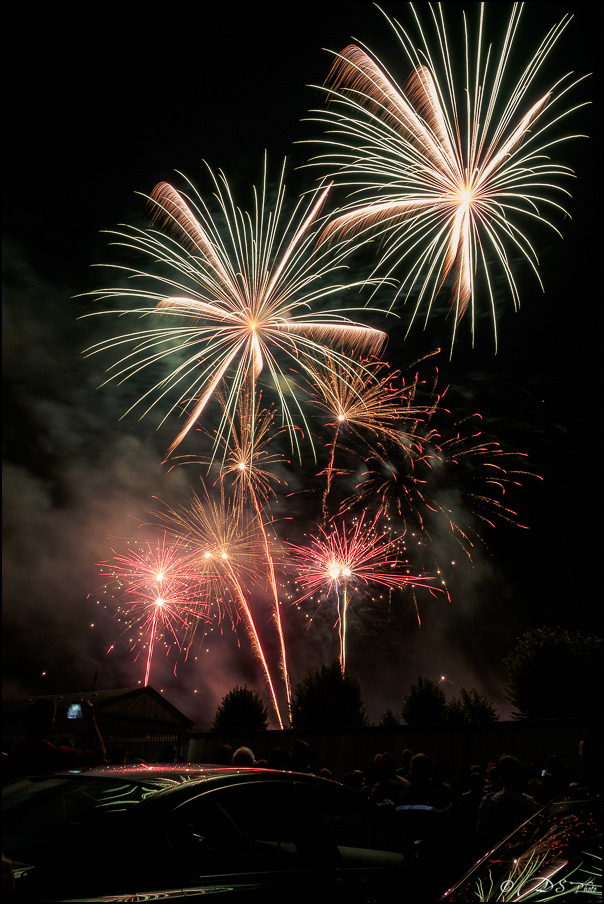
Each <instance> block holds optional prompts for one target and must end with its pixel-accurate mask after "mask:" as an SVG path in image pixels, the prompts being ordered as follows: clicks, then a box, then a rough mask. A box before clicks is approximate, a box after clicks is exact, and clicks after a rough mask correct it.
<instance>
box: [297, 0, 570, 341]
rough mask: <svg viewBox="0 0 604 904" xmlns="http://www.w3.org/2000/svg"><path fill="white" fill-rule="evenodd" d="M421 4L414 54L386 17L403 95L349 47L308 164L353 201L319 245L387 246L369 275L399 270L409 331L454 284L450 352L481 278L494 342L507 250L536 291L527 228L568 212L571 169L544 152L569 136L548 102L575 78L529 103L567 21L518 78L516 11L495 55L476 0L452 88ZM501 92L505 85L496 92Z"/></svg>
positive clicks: (510, 283)
mask: <svg viewBox="0 0 604 904" xmlns="http://www.w3.org/2000/svg"><path fill="white" fill-rule="evenodd" d="M417 6H419V4H416V5H413V4H411V10H412V12H413V15H414V17H415V20H416V24H417V27H418V30H419V34H420V37H421V42H422V45H423V46H422V47H421V48H420V49H419V50H417V49H416V47H415V44H414V41H413V39H412V38H411V37H410V36H409V34H408V33H407V32H406V31H405V30H404V29H403V28H402V27H401V25H400V24H399V23H398V22H397V21H396V20H392V19H389V18H388V16H386V19H388V22H389V23H390V25H391V27H392V29H393V30H394V33H395V35H396V36H397V38H398V40H399V41H400V45H401V46H402V48H403V50H404V52H405V54H406V56H407V57H408V59H409V62H410V66H411V71H410V74H409V76H408V79H407V82H406V85H405V87H404V88H400V87H399V85H398V84H397V82H396V79H395V78H394V76H393V75H391V74H390V73H389V72H388V70H387V69H386V67H385V66H384V65H383V64H382V63H381V62H380V61H379V59H378V58H377V57H376V56H375V55H373V54H371V53H369V52H368V51H367V50H366V49H363V48H362V47H358V46H356V45H353V44H351V45H350V46H348V47H346V48H345V49H344V50H343V51H342V52H341V53H339V54H335V56H336V60H335V63H334V65H333V67H332V70H331V72H330V74H329V76H328V79H327V81H326V87H325V88H324V89H323V90H324V91H325V92H326V93H327V95H328V101H329V106H328V108H327V109H325V110H322V111H320V110H314V111H312V112H313V114H315V116H314V118H315V119H316V120H318V121H320V122H323V123H325V124H326V125H327V129H328V132H327V135H326V137H325V138H324V139H323V140H322V143H323V144H327V145H331V148H332V149H331V150H329V151H328V152H327V153H325V154H323V155H321V156H319V157H317V158H315V159H314V160H313V161H311V163H312V164H314V165H318V166H320V167H321V168H322V169H323V168H324V169H326V170H327V171H328V172H329V174H330V177H331V178H333V179H334V180H335V181H336V182H337V183H338V184H341V185H346V186H349V187H352V188H353V194H354V196H355V199H354V200H353V201H351V202H349V203H348V204H346V205H345V206H344V207H342V209H341V211H340V213H339V215H337V216H336V217H335V218H334V219H333V220H332V221H331V222H330V223H329V224H328V225H327V226H326V228H325V231H324V233H323V238H325V237H326V236H331V237H332V238H335V237H342V236H347V237H350V236H352V235H359V236H367V235H368V234H371V235H374V236H379V237H380V238H382V239H384V240H385V244H384V246H383V252H382V256H381V258H380V260H379V262H378V264H377V267H376V271H374V273H375V272H377V270H379V271H380V272H382V273H384V274H385V278H386V277H390V276H391V275H392V274H393V273H394V272H395V271H397V270H399V269H400V266H401V264H402V263H403V261H404V262H405V264H406V273H407V275H406V276H405V277H403V278H402V279H401V284H400V287H399V290H398V291H397V293H396V297H398V296H399V295H400V294H401V293H403V295H404V298H405V300H407V299H408V298H409V297H410V295H411V294H412V292H416V294H417V300H416V302H415V311H414V313H413V315H412V318H411V323H410V325H409V329H410V328H411V325H412V323H413V321H414V319H415V317H416V316H417V314H418V312H419V309H420V307H421V306H422V304H424V303H425V304H426V315H425V316H426V320H427V318H428V317H429V315H430V312H431V309H432V306H433V303H434V301H435V299H436V296H437V295H438V293H439V291H440V289H441V288H442V287H443V285H444V284H445V282H448V281H452V288H451V296H450V305H451V309H452V311H453V313H454V326H453V336H452V340H451V352H452V350H453V344H454V342H455V334H456V329H457V324H458V323H459V321H460V319H461V318H462V316H463V314H464V312H465V311H466V309H467V308H468V307H469V308H470V310H471V314H472V336H474V325H475V304H476V298H477V290H476V280H477V272H478V271H480V273H481V286H480V294H481V295H483V294H484V295H485V296H486V297H488V298H489V299H490V306H491V316H492V319H493V327H494V333H495V347H497V326H496V318H495V300H494V292H493V286H494V274H492V273H491V270H492V269H493V264H495V265H497V266H498V268H499V270H500V271H501V272H502V273H503V276H504V281H505V283H506V284H507V287H508V289H509V292H510V294H511V297H512V300H513V303H514V307H515V308H518V306H519V303H520V299H519V295H518V289H517V286H516V283H515V281H514V276H513V273H512V264H511V257H510V254H511V252H513V253H519V254H520V255H522V257H523V258H524V259H525V260H526V261H527V262H528V264H529V265H530V267H531V268H532V269H533V271H534V272H535V274H536V276H537V279H538V280H539V283H540V284H541V280H540V278H539V273H538V269H537V265H538V260H537V255H536V253H535V250H534V248H533V246H532V244H531V241H530V239H529V237H528V236H527V235H526V234H525V232H524V231H523V228H524V227H523V222H528V223H531V222H535V221H538V222H539V223H541V224H545V225H547V226H549V227H551V228H552V229H554V230H555V231H556V232H558V230H557V229H556V227H555V226H554V225H553V223H552V222H551V220H550V219H549V217H550V215H551V214H550V211H551V210H552V209H553V210H554V211H557V212H561V213H562V214H566V211H565V210H564V208H563V207H562V206H561V204H560V203H559V201H558V200H557V198H559V197H560V193H563V194H567V195H568V192H567V191H566V190H565V189H563V188H562V187H561V186H560V185H559V184H558V183H559V181H560V179H561V178H563V177H568V176H571V175H572V170H570V169H569V168H568V167H566V166H564V165H562V164H558V163H555V162H553V161H552V159H551V157H552V151H554V150H555V149H556V145H558V144H559V143H560V142H562V141H566V140H568V139H569V138H574V137H579V136H574V135H566V136H564V137H560V135H559V130H558V129H557V128H556V129H554V128H553V127H554V126H555V125H556V124H558V123H559V122H560V120H562V119H564V118H565V117H566V116H568V115H569V114H570V113H571V112H572V111H573V110H574V109H577V107H572V108H570V109H565V108H562V109H560V108H559V107H558V106H557V104H559V102H560V101H561V100H562V99H563V98H564V99H565V97H566V94H567V92H568V91H569V90H570V89H571V88H573V87H574V86H575V85H576V84H577V83H578V81H580V79H578V80H577V81H575V82H573V83H571V84H569V82H568V76H564V77H563V78H561V79H560V80H558V81H557V82H556V83H555V84H554V85H552V87H551V88H550V89H549V90H548V91H547V92H546V93H545V94H543V95H542V96H541V97H539V98H537V99H534V98H533V97H532V96H531V93H532V91H533V86H534V83H535V80H536V77H537V75H538V74H539V73H540V71H541V69H542V66H543V64H544V62H545V60H546V59H547V57H548V55H549V54H550V53H551V51H552V49H553V48H554V46H555V45H556V42H557V41H558V39H559V37H560V35H561V34H562V32H563V31H564V29H565V28H566V26H567V25H568V22H569V21H570V17H569V16H565V17H564V19H562V21H561V22H560V23H559V24H557V25H555V26H554V27H553V28H552V29H551V30H550V31H549V32H548V34H547V35H546V37H545V38H544V39H543V41H542V42H541V44H540V46H539V48H538V49H537V52H536V53H535V54H534V56H533V57H532V59H530V61H529V62H528V64H527V66H526V68H525V69H524V70H523V71H522V72H521V73H520V77H519V78H518V77H517V76H514V75H513V74H512V73H511V71H510V69H511V61H512V60H513V59H515V58H516V57H515V55H514V56H513V55H512V46H513V44H514V40H515V38H516V33H517V30H518V22H519V18H520V14H521V11H522V6H523V4H522V3H515V4H514V5H513V8H512V13H511V16H510V21H509V25H508V28H507V31H506V34H505V39H504V42H503V46H502V49H501V52H500V56H499V58H498V59H495V56H494V54H492V53H491V47H490V46H487V43H486V40H485V38H484V34H483V32H484V18H485V6H486V5H485V4H484V3H481V4H480V21H479V27H478V35H477V41H476V46H475V47H473V46H471V41H470V35H469V28H468V23H467V22H466V19H465V14H464V27H465V46H466V66H465V83H464V84H463V85H458V84H457V83H456V80H455V76H454V61H453V60H452V58H451V55H450V46H451V41H450V39H449V36H448V34H447V30H446V27H445V21H444V15H443V6H444V4H440V3H438V4H434V5H433V4H428V6H429V9H430V11H431V14H432V19H433V26H434V31H435V36H436V42H435V43H436V47H437V50H436V53H435V52H434V51H433V50H432V49H431V46H430V41H429V40H428V39H427V37H426V32H425V31H424V29H423V28H422V24H421V22H420V20H419V17H418V13H417V10H416V7H417ZM384 15H385V14H384ZM508 84H510V85H511V86H512V90H511V91H510V92H509V93H508V94H506V93H505V92H506V90H507V86H508ZM579 106H583V104H581V105H579ZM544 210H545V211H546V213H547V215H546V213H544V212H543V211H544ZM489 257H491V258H492V261H493V264H491V263H490V262H489V260H488V258H489ZM395 300H396V298H395Z"/></svg>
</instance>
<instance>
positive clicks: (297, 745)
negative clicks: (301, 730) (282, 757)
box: [289, 739, 310, 772]
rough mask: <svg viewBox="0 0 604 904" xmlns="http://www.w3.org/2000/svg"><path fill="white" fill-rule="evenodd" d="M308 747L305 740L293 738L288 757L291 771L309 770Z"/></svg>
mask: <svg viewBox="0 0 604 904" xmlns="http://www.w3.org/2000/svg"><path fill="white" fill-rule="evenodd" d="M309 759H310V747H309V746H308V744H307V743H306V741H300V740H299V739H297V740H295V741H294V743H293V746H292V752H291V754H290V757H289V768H290V769H291V771H292V772H310V763H309Z"/></svg>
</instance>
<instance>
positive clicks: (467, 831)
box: [459, 772, 484, 863]
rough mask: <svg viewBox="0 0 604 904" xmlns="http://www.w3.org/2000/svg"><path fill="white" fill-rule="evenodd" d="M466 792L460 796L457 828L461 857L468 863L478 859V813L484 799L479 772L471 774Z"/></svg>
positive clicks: (481, 778)
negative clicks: (461, 850)
mask: <svg viewBox="0 0 604 904" xmlns="http://www.w3.org/2000/svg"><path fill="white" fill-rule="evenodd" d="M468 786H469V787H468V790H467V791H466V792H465V793H464V794H462V795H461V801H460V812H459V827H460V836H461V842H462V846H463V848H464V850H463V852H462V853H463V855H464V856H467V858H468V862H472V863H473V862H474V861H475V860H477V859H478V831H477V823H478V811H479V810H480V804H481V803H482V799H483V797H484V790H483V789H484V778H483V777H482V773H480V772H471V773H470V777H469V780H468Z"/></svg>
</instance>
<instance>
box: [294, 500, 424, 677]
mask: <svg viewBox="0 0 604 904" xmlns="http://www.w3.org/2000/svg"><path fill="white" fill-rule="evenodd" d="M319 530H320V533H319V535H317V536H314V537H312V538H311V541H310V545H309V546H296V545H294V544H289V546H290V549H291V555H292V561H293V563H294V566H295V568H296V571H297V575H298V576H297V582H298V583H299V584H300V585H301V587H302V588H303V589H304V590H305V591H306V592H305V593H304V594H303V595H302V596H301V597H299V599H298V600H297V601H296V602H298V603H299V602H301V601H302V600H305V599H307V598H308V597H309V596H311V595H312V594H313V593H316V592H317V591H322V592H323V593H324V594H326V595H327V596H329V594H330V593H331V592H332V591H333V592H334V594H335V597H336V604H337V616H338V634H339V639H340V665H341V667H342V671H344V670H345V668H346V630H347V616H348V606H349V602H350V595H351V592H352V591H353V590H355V591H357V592H358V590H359V589H361V588H363V587H368V586H369V585H370V584H378V585H379V586H382V587H387V588H398V589H404V588H405V587H407V586H418V585H422V584H424V585H425V584H426V583H427V582H428V581H429V580H430V578H428V577H415V576H413V575H410V574H409V573H408V569H407V567H406V564H405V562H404V561H403V560H402V557H401V546H400V542H399V539H398V538H394V539H393V538H392V537H390V535H389V534H388V533H386V532H384V531H380V529H379V526H378V521H377V518H375V519H374V520H373V521H367V522H366V521H365V515H364V514H362V515H361V516H360V518H358V519H356V520H355V523H354V524H353V525H352V526H350V525H349V526H347V525H346V524H344V523H343V522H342V523H341V524H340V525H337V524H333V525H332V527H331V529H330V530H325V529H323V528H320V529H319Z"/></svg>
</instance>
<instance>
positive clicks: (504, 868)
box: [452, 800, 602, 902]
mask: <svg viewBox="0 0 604 904" xmlns="http://www.w3.org/2000/svg"><path fill="white" fill-rule="evenodd" d="M601 875H602V811H601V804H600V801H599V800H563V801H559V802H554V803H552V804H549V805H548V806H547V807H545V808H544V809H543V810H541V811H540V812H539V813H537V814H536V815H535V816H534V817H533V818H532V819H530V820H529V821H528V822H525V823H524V825H522V826H521V827H520V828H518V829H517V830H516V831H515V832H514V833H513V834H512V835H510V837H509V838H508V839H507V840H506V841H505V842H503V844H500V845H498V846H497V847H496V848H494V850H493V851H492V852H491V853H490V854H489V855H488V856H487V857H485V858H484V860H482V861H481V862H480V863H479V864H478V865H477V866H476V867H475V868H474V869H473V870H472V871H471V872H470V873H468V875H467V876H466V877H465V878H464V879H463V880H462V881H461V882H460V883H459V885H457V886H456V887H455V892H454V895H453V896H452V900H459V901H466V900H475V901H517V900H522V899H524V898H527V899H528V898H530V900H531V901H533V900H534V901H543V902H545V901H552V900H554V899H555V898H556V896H561V895H562V894H563V893H564V894H565V895H570V894H572V895H573V896H574V895H577V894H578V895H579V896H582V895H585V896H586V895H590V899H591V900H597V899H601V894H602V879H601Z"/></svg>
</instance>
